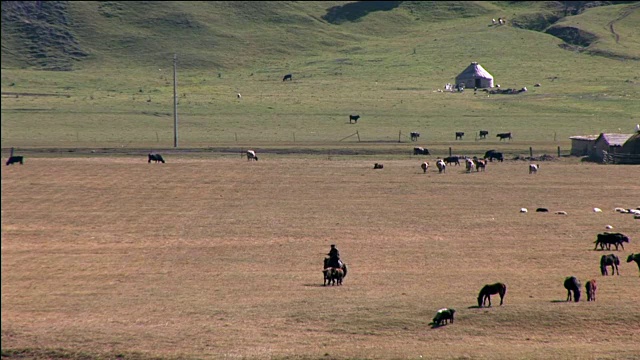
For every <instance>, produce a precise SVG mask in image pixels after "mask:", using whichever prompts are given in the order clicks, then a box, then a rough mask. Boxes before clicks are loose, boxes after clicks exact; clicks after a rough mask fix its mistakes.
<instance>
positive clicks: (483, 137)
mask: <svg viewBox="0 0 640 360" xmlns="http://www.w3.org/2000/svg"><path fill="white" fill-rule="evenodd" d="M487 135H489V132H488V131H487V130H480V139H486V138H487Z"/></svg>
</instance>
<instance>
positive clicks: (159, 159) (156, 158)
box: [147, 154, 164, 164]
mask: <svg viewBox="0 0 640 360" xmlns="http://www.w3.org/2000/svg"><path fill="white" fill-rule="evenodd" d="M148 158H149V160H148V161H147V163H150V162H152V161H155V163H156V164H157V163H159V162H161V163H163V164H164V159H163V158H162V155H160V154H149V157H148Z"/></svg>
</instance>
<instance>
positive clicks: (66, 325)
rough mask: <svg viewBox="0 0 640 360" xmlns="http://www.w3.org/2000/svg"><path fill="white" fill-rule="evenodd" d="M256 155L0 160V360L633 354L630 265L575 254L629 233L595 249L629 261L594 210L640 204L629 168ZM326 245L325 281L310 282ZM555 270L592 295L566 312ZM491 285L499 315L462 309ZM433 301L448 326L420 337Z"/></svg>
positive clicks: (635, 330)
mask: <svg viewBox="0 0 640 360" xmlns="http://www.w3.org/2000/svg"><path fill="white" fill-rule="evenodd" d="M345 120H346V119H345ZM452 134H453V133H452ZM405 146H406V147H407V149H410V146H412V145H405ZM409 151H410V150H409ZM163 155H165V154H163ZM258 155H259V156H260V161H257V162H255V161H253V162H249V161H247V159H246V157H241V156H240V154H239V153H236V154H233V155H230V154H199V155H195V154H193V155H189V154H173V155H165V160H166V161H167V162H166V164H155V163H151V164H148V163H147V157H146V154H142V155H140V156H127V155H117V156H116V155H109V154H106V155H105V154H99V155H95V156H73V157H72V156H65V155H57V156H43V155H34V156H30V157H27V158H26V161H25V165H22V166H21V165H12V166H10V167H5V168H3V171H2V273H1V274H2V351H3V357H4V355H5V354H7V355H8V354H10V353H11V351H12V350H15V351H18V350H19V351H24V354H27V356H30V357H34V358H41V359H45V358H51V357H54V358H55V357H58V358H77V359H79V358H83V357H82V356H88V357H95V358H100V357H102V358H114V357H116V356H118V357H119V358H131V359H134V358H136V359H138V358H139V359H147V358H167V359H172V358H184V359H192V358H193V359H195V358H197V359H228V358H251V359H266V358H270V359H327V358H331V359H349V358H370V359H376V358H380V359H383V358H384V359H390V358H398V359H399V358H410V359H418V358H420V357H424V358H437V359H439V358H441V359H453V358H456V359H460V358H469V359H484V358H487V359H488V358H491V359H531V358H553V359H576V358H580V359H594V358H598V359H633V358H637V355H638V353H639V352H640V325H639V324H640V313H639V312H638V304H637V301H638V299H639V298H640V278H639V277H638V268H637V266H636V264H635V263H626V262H623V263H622V264H621V266H620V276H617V275H616V276H606V277H603V276H601V275H600V271H599V259H600V256H601V255H602V254H605V253H607V254H608V253H609V252H607V251H606V250H605V251H599V250H598V251H594V250H593V246H594V244H593V242H594V241H595V239H596V234H597V233H600V232H603V231H605V229H604V226H605V225H606V224H610V225H612V226H613V229H614V230H613V231H619V232H622V233H625V234H627V235H629V237H630V238H631V242H630V243H629V244H628V246H625V250H624V251H622V250H621V251H617V252H616V251H611V252H612V253H616V254H618V255H619V256H620V258H621V259H626V257H627V255H628V254H630V253H632V252H636V253H637V252H638V251H639V250H640V248H639V245H638V241H640V231H639V230H638V229H639V227H638V220H634V219H633V217H632V216H631V215H629V214H619V213H616V212H614V211H613V209H614V208H615V207H625V208H629V207H633V208H635V207H637V206H640V204H639V203H638V198H637V197H634V196H633V195H634V194H637V193H638V192H640V184H639V183H638V181H637V178H638V168H637V167H633V166H603V165H597V164H589V163H581V162H579V161H578V160H576V159H574V158H561V159H557V160H554V161H545V162H542V163H541V168H540V170H539V172H538V173H537V174H535V175H529V173H528V168H527V164H528V163H527V162H524V161H513V160H508V161H505V162H503V163H496V162H493V163H489V165H488V166H487V170H486V172H481V173H471V174H466V173H464V168H463V166H458V167H454V166H449V167H448V168H447V173H446V174H438V173H437V170H435V166H432V167H430V169H429V171H428V173H427V174H423V171H422V169H421V168H420V163H421V162H422V161H424V160H428V161H429V162H430V164H432V165H434V164H435V156H424V157H418V156H416V157H411V156H406V157H402V158H400V157H396V158H388V159H385V161H384V169H382V170H375V171H374V170H373V163H374V162H377V161H379V158H377V157H374V156H359V157H353V156H333V157H327V156H324V155H323V156H320V155H318V156H312V155H306V156H297V155H295V154H293V155H277V154H261V153H258ZM522 207H526V208H528V209H530V210H531V211H530V212H529V213H527V214H521V213H519V209H520V208H522ZM537 207H546V208H548V209H549V210H550V212H549V213H535V212H533V209H535V208H537ZM594 207H599V208H601V209H603V212H602V213H594V212H592V209H593V208H594ZM557 210H563V211H566V212H567V213H568V215H566V216H560V215H555V214H553V212H554V211H557ZM329 244H336V245H337V247H338V248H339V249H340V252H341V255H342V258H343V260H344V261H345V262H346V263H347V264H348V265H349V273H348V276H347V277H346V278H345V281H344V284H343V285H342V286H340V287H338V286H333V287H323V286H322V282H323V279H322V272H321V270H322V268H321V262H322V259H323V257H324V254H326V253H327V252H328V250H329ZM571 275H574V276H576V277H577V278H578V279H579V280H580V281H581V282H582V284H583V286H584V284H585V283H586V281H587V280H589V279H591V278H593V279H597V282H598V298H597V301H595V302H586V294H583V299H582V300H581V301H580V302H579V303H573V302H571V303H566V302H565V301H564V300H565V298H566V290H565V289H564V287H563V281H564V278H565V277H567V276H571ZM498 281H499V282H504V283H505V284H506V285H507V292H506V296H505V299H504V305H503V306H498V304H499V298H494V299H493V307H491V308H482V309H479V308H477V306H476V305H477V300H476V298H477V296H478V292H479V291H480V289H481V288H482V286H484V285H485V284H490V283H494V282H498ZM583 290H584V289H583ZM443 307H449V308H454V309H456V319H455V323H453V324H447V325H445V326H441V327H438V328H434V329H432V328H431V327H430V326H429V323H430V321H431V319H432V318H433V316H434V314H435V312H436V311H437V310H438V309H440V308H443ZM48 350H49V352H47V351H48ZM18 354H19V353H14V355H15V356H16V357H17V356H19V355H18ZM51 354H57V355H51Z"/></svg>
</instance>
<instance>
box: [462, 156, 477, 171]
mask: <svg viewBox="0 0 640 360" xmlns="http://www.w3.org/2000/svg"><path fill="white" fill-rule="evenodd" d="M465 164H466V169H467V172H468V173H470V172H471V171H473V170H475V168H476V164H475V163H474V162H473V159H466V160H465Z"/></svg>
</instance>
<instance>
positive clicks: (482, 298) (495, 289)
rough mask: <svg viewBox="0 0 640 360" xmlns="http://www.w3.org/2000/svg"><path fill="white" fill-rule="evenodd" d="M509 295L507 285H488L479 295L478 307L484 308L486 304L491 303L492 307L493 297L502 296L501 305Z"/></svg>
mask: <svg viewBox="0 0 640 360" xmlns="http://www.w3.org/2000/svg"><path fill="white" fill-rule="evenodd" d="M506 293H507V285H505V284H503V283H499V282H498V283H495V284H491V285H489V284H487V285H485V286H483V287H482V289H481V290H480V294H478V307H483V306H484V304H485V303H486V302H487V300H488V301H489V306H491V295H495V294H500V305H501V306H502V303H503V301H504V295H505V294H506Z"/></svg>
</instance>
